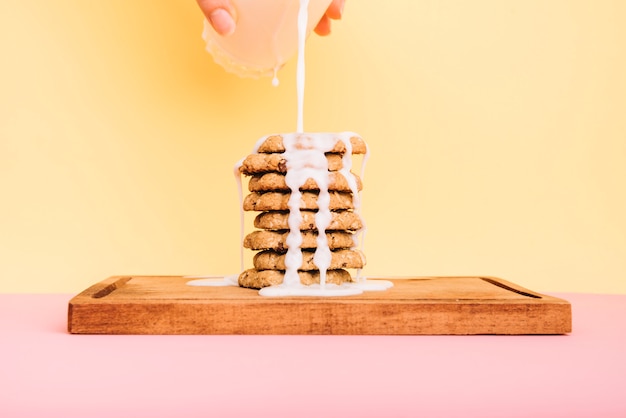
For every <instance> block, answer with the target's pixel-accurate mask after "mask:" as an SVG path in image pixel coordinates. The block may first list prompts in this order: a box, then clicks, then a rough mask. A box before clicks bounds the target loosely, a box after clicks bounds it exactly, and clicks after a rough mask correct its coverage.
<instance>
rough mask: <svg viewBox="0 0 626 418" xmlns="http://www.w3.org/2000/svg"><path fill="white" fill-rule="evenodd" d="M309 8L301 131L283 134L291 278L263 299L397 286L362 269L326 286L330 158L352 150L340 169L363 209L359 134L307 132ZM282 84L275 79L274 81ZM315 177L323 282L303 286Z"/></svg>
mask: <svg viewBox="0 0 626 418" xmlns="http://www.w3.org/2000/svg"><path fill="white" fill-rule="evenodd" d="M308 4H309V0H300V9H299V11H298V62H297V74H296V80H297V96H298V97H297V98H298V119H297V132H295V133H290V134H283V135H282V137H283V143H284V146H285V152H284V153H283V156H284V157H285V160H286V161H287V166H288V170H287V174H286V175H285V180H286V183H287V186H288V187H289V189H290V191H291V195H290V198H289V203H288V207H289V218H288V224H289V227H290V232H289V235H288V238H287V254H286V257H285V267H286V270H285V274H284V278H283V283H282V284H280V285H277V286H270V287H265V288H263V289H261V290H259V294H260V295H262V296H269V297H276V296H350V295H358V294H361V293H363V292H364V291H382V290H387V289H389V288H391V287H392V286H393V283H391V282H390V281H387V280H367V279H366V278H364V277H362V276H361V272H360V270H359V271H358V272H357V278H356V282H352V283H343V284H341V285H336V284H332V283H326V272H327V269H328V267H329V266H330V261H331V250H330V248H329V246H328V242H327V239H326V228H327V227H328V225H329V224H330V219H331V212H330V209H329V201H330V198H329V192H328V184H329V171H328V160H327V159H326V155H325V153H326V152H328V151H330V150H331V149H333V147H334V146H335V145H336V143H337V142H338V141H341V142H343V143H344V145H345V148H346V152H345V153H344V155H343V157H342V163H343V168H342V169H341V170H340V171H341V174H343V176H344V177H345V178H346V179H347V180H348V184H349V186H350V189H351V191H352V199H353V204H354V208H355V211H356V212H358V211H359V209H360V196H359V192H358V189H357V183H356V178H355V176H354V175H353V174H352V172H351V169H352V144H351V142H350V138H351V137H352V136H357V135H356V134H355V133H353V132H343V133H339V134H335V133H304V118H303V114H304V111H303V105H304V84H305V71H304V48H305V41H306V26H307V21H308ZM277 81H278V80H277V78H276V75H274V80H273V83H276V82H277ZM266 139H267V137H263V138H261V139H260V140H259V141H257V144H256V145H255V149H254V152H255V153H256V152H257V150H258V147H259V146H260V144H262V143H263V142H264V141H265V140H266ZM368 156H369V152H366V154H365V156H364V158H363V162H362V165H361V178H363V172H364V169H365V163H366V161H367V158H368ZM240 166H241V161H240V162H239V163H237V165H236V166H235V170H234V171H235V175H236V177H237V183H238V188H239V201H240V205H239V206H240V211H241V216H240V222H241V229H240V231H241V237H240V238H241V239H240V242H243V236H244V231H243V230H244V226H243V207H242V204H241V202H242V200H243V191H242V186H241V174H240V172H239V167H240ZM309 178H312V179H314V180H315V182H316V183H317V185H318V187H319V196H318V206H319V209H318V212H317V214H316V216H315V226H316V228H317V232H318V239H317V249H316V251H315V256H314V263H315V265H316V266H317V267H318V269H319V272H320V283H319V284H317V285H307V286H305V285H302V284H301V283H300V278H299V276H298V268H299V267H300V265H301V264H302V250H301V248H300V245H301V242H302V235H301V232H300V223H301V221H302V216H301V213H300V199H301V192H300V187H301V186H302V185H303V184H304V182H305V181H306V180H307V179H309ZM365 230H366V228H365V226H364V227H363V228H362V230H361V231H359V232H358V233H357V234H355V246H356V245H357V244H358V242H359V237H361V240H360V245H361V247H362V245H363V239H362V237H363V236H364V234H365ZM240 257H241V271H243V247H242V248H241V254H240ZM188 278H190V279H192V278H193V279H196V280H191V281H189V282H188V283H187V284H188V285H190V286H239V284H238V275H236V274H235V275H229V276H188Z"/></svg>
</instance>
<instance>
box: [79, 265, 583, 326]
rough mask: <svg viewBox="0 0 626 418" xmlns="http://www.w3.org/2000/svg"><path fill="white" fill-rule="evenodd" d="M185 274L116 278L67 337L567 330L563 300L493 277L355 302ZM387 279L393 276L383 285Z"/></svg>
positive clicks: (398, 283) (430, 282)
mask: <svg viewBox="0 0 626 418" xmlns="http://www.w3.org/2000/svg"><path fill="white" fill-rule="evenodd" d="M189 280H191V279H189V278H185V277H181V276H115V277H111V278H109V279H106V280H104V281H102V282H99V283H97V284H95V285H93V286H91V287H89V288H88V289H86V290H85V291H83V292H82V293H80V294H78V295H77V296H75V297H74V298H73V299H72V300H70V302H69V310H68V331H69V332H70V333H73V334H336V335H340V334H343V335H468V334H508V335H513V334H565V333H568V332H571V327H572V325H571V324H572V318H571V306H570V304H569V302H567V301H565V300H563V299H559V298H555V297H551V296H547V295H542V294H539V293H536V292H533V291H531V290H528V289H524V288H522V287H520V286H518V285H516V284H513V283H510V282H507V281H506V280H502V279H499V278H494V277H415V278H406V279H395V280H391V281H392V282H393V283H394V287H393V288H391V289H389V290H387V291H383V292H365V293H363V294H361V295H356V296H345V297H330V298H314V297H284V298H267V297H262V296H259V295H258V292H257V291H256V290H252V289H245V288H240V287H196V286H189V285H187V284H186V283H187V282H188V281H189ZM386 280H390V279H386Z"/></svg>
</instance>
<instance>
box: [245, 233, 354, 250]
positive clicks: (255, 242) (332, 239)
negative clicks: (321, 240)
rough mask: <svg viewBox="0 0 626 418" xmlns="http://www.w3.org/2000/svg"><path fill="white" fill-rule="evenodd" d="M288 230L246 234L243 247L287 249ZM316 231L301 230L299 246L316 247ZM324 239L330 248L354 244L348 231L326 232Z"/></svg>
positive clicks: (340, 247)
mask: <svg viewBox="0 0 626 418" xmlns="http://www.w3.org/2000/svg"><path fill="white" fill-rule="evenodd" d="M288 235H289V232H277V231H254V232H251V233H250V234H248V235H246V237H245V238H244V240H243V246H244V248H249V249H251V250H275V251H279V252H285V251H287V236H288ZM317 236H318V233H317V232H313V231H303V232H302V244H301V245H300V248H304V249H311V248H317ZM326 241H327V242H328V247H329V248H330V249H331V250H336V249H342V248H351V247H354V246H355V242H354V235H353V234H351V233H349V232H338V231H335V232H328V233H326Z"/></svg>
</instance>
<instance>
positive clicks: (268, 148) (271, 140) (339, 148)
mask: <svg viewBox="0 0 626 418" xmlns="http://www.w3.org/2000/svg"><path fill="white" fill-rule="evenodd" d="M350 144H352V154H366V153H367V145H365V141H363V139H362V138H361V137H359V136H357V135H353V136H352V137H350ZM346 151H347V148H346V144H345V143H344V142H343V141H342V140H340V139H337V142H336V143H335V146H334V147H333V149H331V150H330V151H329V152H332V153H337V154H344V153H345V152H346ZM257 152H259V153H281V152H285V145H284V143H283V137H282V136H281V135H270V136H268V137H267V138H266V139H265V141H263V142H262V143H261V144H260V145H259V147H258V149H257Z"/></svg>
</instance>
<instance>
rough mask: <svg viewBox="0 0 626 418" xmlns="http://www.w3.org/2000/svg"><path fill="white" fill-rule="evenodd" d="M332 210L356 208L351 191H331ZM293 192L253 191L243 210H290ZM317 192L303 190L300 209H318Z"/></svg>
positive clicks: (247, 198) (245, 200)
mask: <svg viewBox="0 0 626 418" xmlns="http://www.w3.org/2000/svg"><path fill="white" fill-rule="evenodd" d="M329 194H330V204H329V207H330V210H341V209H354V202H353V201H352V194H351V193H342V192H329ZM290 196H291V193H280V192H266V193H257V192H252V193H250V194H249V195H248V196H246V198H245V199H244V201H243V210H246V211H253V210H256V211H266V210H282V211H286V210H289V197H290ZM317 196H318V195H317V193H313V192H303V193H302V198H301V199H300V209H302V210H307V209H318V208H319V206H318V204H317Z"/></svg>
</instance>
